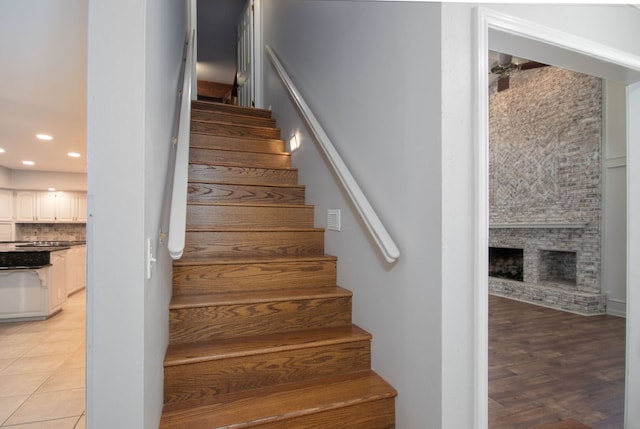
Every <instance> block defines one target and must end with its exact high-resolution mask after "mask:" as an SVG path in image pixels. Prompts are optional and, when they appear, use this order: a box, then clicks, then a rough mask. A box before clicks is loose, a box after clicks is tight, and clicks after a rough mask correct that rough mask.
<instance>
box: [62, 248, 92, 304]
mask: <svg viewBox="0 0 640 429" xmlns="http://www.w3.org/2000/svg"><path fill="white" fill-rule="evenodd" d="M86 258H87V246H71V247H70V248H69V250H67V256H66V267H67V282H66V283H67V295H71V294H72V293H74V292H77V291H79V290H81V289H84V287H85V286H86V268H85V267H86Z"/></svg>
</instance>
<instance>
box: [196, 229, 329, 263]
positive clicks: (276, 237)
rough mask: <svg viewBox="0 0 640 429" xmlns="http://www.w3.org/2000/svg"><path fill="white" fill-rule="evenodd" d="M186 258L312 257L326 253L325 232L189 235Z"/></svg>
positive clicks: (224, 232) (233, 232) (207, 233)
mask: <svg viewBox="0 0 640 429" xmlns="http://www.w3.org/2000/svg"><path fill="white" fill-rule="evenodd" d="M185 240H186V244H185V249H184V255H185V257H186V258H189V259H190V258H194V257H195V258H212V257H231V256H248V257H255V256H271V257H278V256H294V255H297V256H310V255H322V254H323V253H324V233H323V231H266V232H262V231H249V232H247V231H240V232H235V231H220V232H210V231H207V232H191V231H189V232H187V234H186V238H185Z"/></svg>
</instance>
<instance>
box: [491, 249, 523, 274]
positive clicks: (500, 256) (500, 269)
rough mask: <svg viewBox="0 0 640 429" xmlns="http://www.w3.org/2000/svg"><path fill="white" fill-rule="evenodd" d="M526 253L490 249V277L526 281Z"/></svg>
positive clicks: (520, 250)
mask: <svg viewBox="0 0 640 429" xmlns="http://www.w3.org/2000/svg"><path fill="white" fill-rule="evenodd" d="M523 273H524V251H523V249H510V248H507V247H489V276H491V277H500V278H503V279H509V280H517V281H519V282H521V281H524V274H523Z"/></svg>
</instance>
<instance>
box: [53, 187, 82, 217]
mask: <svg viewBox="0 0 640 429" xmlns="http://www.w3.org/2000/svg"><path fill="white" fill-rule="evenodd" d="M55 194H56V198H55V205H56V212H55V220H56V221H57V222H74V221H75V220H76V218H77V211H78V207H77V198H76V194H75V193H72V192H56V193H55Z"/></svg>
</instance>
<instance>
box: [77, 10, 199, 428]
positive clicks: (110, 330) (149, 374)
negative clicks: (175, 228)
mask: <svg viewBox="0 0 640 429" xmlns="http://www.w3.org/2000/svg"><path fill="white" fill-rule="evenodd" d="M186 20H187V2H186V1H180V2H177V1H170V0H163V1H138V2H130V1H125V0H115V1H114V0H109V1H92V2H90V4H89V21H88V22H89V25H88V73H87V80H88V83H87V85H88V86H87V89H88V90H87V93H88V102H87V133H88V142H87V168H88V177H87V190H88V213H89V219H88V222H87V244H88V249H87V250H88V252H87V254H88V266H87V270H88V273H87V274H88V277H87V427H90V428H92V429H102V428H105V429H106V428H114V427H120V428H145V429H155V428H157V427H158V422H159V418H160V413H161V408H162V360H163V358H164V353H165V350H166V344H167V337H168V323H167V318H168V315H167V311H168V310H167V306H168V299H169V297H170V282H171V275H170V273H171V271H170V270H171V269H170V262H169V261H168V258H167V257H166V253H165V252H163V251H162V248H161V247H160V246H159V245H158V243H157V235H158V228H159V219H160V211H159V209H160V206H161V201H162V190H163V187H164V177H165V176H166V169H167V157H168V151H169V145H170V140H171V129H170V128H171V123H172V120H173V114H174V109H175V93H176V89H177V87H178V83H177V80H178V70H179V67H180V63H181V58H182V46H183V42H184V39H185V35H186ZM147 237H149V238H151V239H152V242H153V243H154V248H155V253H156V256H157V257H158V263H157V264H156V267H155V269H154V271H153V277H152V278H151V280H146V278H145V269H144V268H145V239H146V238H147Z"/></svg>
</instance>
